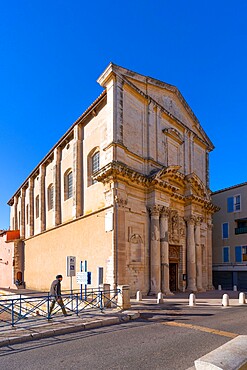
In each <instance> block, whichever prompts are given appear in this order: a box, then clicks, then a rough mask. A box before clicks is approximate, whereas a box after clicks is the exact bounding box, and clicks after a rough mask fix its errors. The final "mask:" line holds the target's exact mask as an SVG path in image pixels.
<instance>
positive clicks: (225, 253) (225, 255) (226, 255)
mask: <svg viewBox="0 0 247 370" xmlns="http://www.w3.org/2000/svg"><path fill="white" fill-rule="evenodd" d="M223 262H229V247H223Z"/></svg>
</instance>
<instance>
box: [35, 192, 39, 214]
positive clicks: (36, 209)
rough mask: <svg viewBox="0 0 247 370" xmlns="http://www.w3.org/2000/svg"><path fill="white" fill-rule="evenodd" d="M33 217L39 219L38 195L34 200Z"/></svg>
mask: <svg viewBox="0 0 247 370" xmlns="http://www.w3.org/2000/svg"><path fill="white" fill-rule="evenodd" d="M35 217H36V218H38V217H39V195H37V196H36V198H35Z"/></svg>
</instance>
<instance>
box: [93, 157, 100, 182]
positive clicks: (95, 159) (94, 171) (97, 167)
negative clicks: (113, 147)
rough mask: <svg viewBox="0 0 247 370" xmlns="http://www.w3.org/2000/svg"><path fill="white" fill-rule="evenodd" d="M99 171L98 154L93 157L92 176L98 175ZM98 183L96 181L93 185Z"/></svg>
mask: <svg viewBox="0 0 247 370" xmlns="http://www.w3.org/2000/svg"><path fill="white" fill-rule="evenodd" d="M98 170H99V152H96V153H95V154H94V155H93V156H92V175H93V174H94V173H96V172H97V171H98ZM94 182H96V180H94V181H93V183H94Z"/></svg>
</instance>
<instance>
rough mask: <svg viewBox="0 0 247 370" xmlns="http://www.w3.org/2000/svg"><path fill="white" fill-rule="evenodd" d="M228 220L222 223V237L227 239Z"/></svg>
mask: <svg viewBox="0 0 247 370" xmlns="http://www.w3.org/2000/svg"><path fill="white" fill-rule="evenodd" d="M228 227H229V226H228V222H225V223H224V224H222V239H228V237H229V229H228Z"/></svg>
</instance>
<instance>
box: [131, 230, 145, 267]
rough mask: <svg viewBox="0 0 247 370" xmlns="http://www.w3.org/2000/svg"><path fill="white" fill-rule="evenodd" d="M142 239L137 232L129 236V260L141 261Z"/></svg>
mask: <svg viewBox="0 0 247 370" xmlns="http://www.w3.org/2000/svg"><path fill="white" fill-rule="evenodd" d="M142 245H143V241H142V238H141V236H140V235H139V234H134V235H132V236H131V238H130V262H142Z"/></svg>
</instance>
